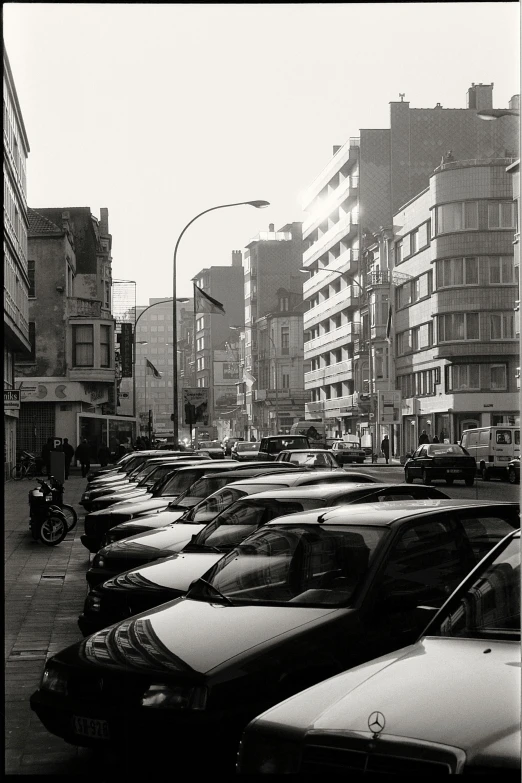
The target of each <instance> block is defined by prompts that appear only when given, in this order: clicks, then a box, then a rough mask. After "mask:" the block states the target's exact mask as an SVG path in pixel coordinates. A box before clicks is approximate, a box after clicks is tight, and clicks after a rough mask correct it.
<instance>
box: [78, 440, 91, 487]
mask: <svg viewBox="0 0 522 783" xmlns="http://www.w3.org/2000/svg"><path fill="white" fill-rule="evenodd" d="M76 459H77V460H78V462H79V463H80V465H81V466H82V476H83V478H85V476H86V475H87V473H88V472H89V470H90V469H91V450H90V448H89V444H88V443H87V438H82V442H81V443H80V445H79V446H78V448H77V449H76Z"/></svg>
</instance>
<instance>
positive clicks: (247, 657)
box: [30, 500, 519, 770]
mask: <svg viewBox="0 0 522 783" xmlns="http://www.w3.org/2000/svg"><path fill="white" fill-rule="evenodd" d="M518 526H519V511H518V504H517V503H484V502H479V501H463V500H433V501H423V502H422V505H421V506H419V505H418V502H414V503H412V502H411V501H405V502H400V501H399V502H395V503H369V504H366V505H361V506H360V507H358V508H357V509H355V508H352V507H350V508H349V509H348V508H347V507H339V508H330V509H325V508H321V509H317V510H313V511H308V512H302V513H299V514H291V515H289V516H286V517H282V518H279V519H277V520H274V521H273V522H270V523H268V524H267V525H265V526H264V527H262V528H261V529H260V530H258V531H257V532H256V533H254V534H253V535H251V536H249V537H248V538H247V539H245V540H244V541H243V542H242V543H241V544H240V545H239V546H238V547H236V548H235V549H234V550H232V551H231V552H230V553H229V554H227V555H225V556H224V557H223V558H222V559H221V560H219V561H218V562H217V563H216V564H215V565H214V566H213V567H212V568H211V569H210V570H209V571H208V572H207V573H206V574H205V575H204V577H203V578H200V579H198V580H197V581H195V582H194V583H193V584H192V586H191V588H190V590H189V592H188V593H187V595H186V596H184V597H181V598H177V599H175V600H174V601H170V602H168V603H166V604H162V605H161V606H159V607H157V608H156V609H152V610H150V611H146V612H143V613H142V614H140V615H137V616H134V617H131V618H128V619H126V620H124V621H122V622H120V623H117V624H116V625H112V626H109V627H108V628H104V629H103V630H101V631H98V632H97V633H94V634H93V635H92V636H89V637H88V638H87V639H84V640H82V641H80V642H77V643H76V644H74V645H72V646H70V647H68V648H66V649H65V650H62V651H61V652H59V653H58V654H56V655H53V656H52V657H51V658H49V659H48V660H47V662H46V664H45V669H44V673H43V676H42V680H41V683H40V685H39V687H38V689H37V690H36V691H35V692H34V693H33V694H32V695H31V698H30V705H31V708H32V709H33V710H34V711H35V712H36V714H37V715H38V717H39V719H40V720H41V722H42V723H43V725H44V726H45V727H46V728H47V730H48V731H50V732H51V733H53V734H55V735H57V736H59V737H62V738H63V739H65V740H66V741H67V742H69V743H72V744H73V745H79V746H90V747H98V748H100V747H103V746H105V747H111V746H112V747H119V748H124V749H128V748H130V747H132V748H136V750H138V749H140V748H143V749H144V750H145V749H146V752H147V753H153V752H154V747H155V746H157V747H161V746H163V747H167V749H168V751H169V753H170V754H174V755H175V756H176V757H179V758H181V757H183V758H184V760H186V763H189V764H192V761H193V760H197V759H199V758H201V755H202V749H204V751H205V754H204V755H205V758H207V759H208V760H209V765H210V766H212V765H215V764H216V760H217V759H220V760H222V761H223V763H224V764H225V766H226V764H227V763H229V764H230V765H231V768H232V770H233V768H234V762H235V757H236V751H237V747H238V741H239V738H240V736H241V733H242V731H243V730H244V728H245V726H246V724H247V723H248V722H249V721H250V720H252V718H254V717H255V716H257V715H259V714H260V713H262V712H263V711H265V710H266V709H268V708H269V707H272V706H274V705H275V704H277V703H279V702H281V701H282V699H285V698H287V697H288V696H291V695H293V694H295V693H297V692H299V691H301V690H303V689H304V688H307V687H309V686H311V685H314V684H315V683H317V682H320V681H321V680H324V679H326V678H327V677H329V676H332V675H334V674H337V673H339V672H342V671H344V670H345V669H347V668H349V667H352V666H355V665H357V664H360V663H363V662H365V661H367V660H369V659H371V658H375V657H377V656H381V655H385V654H386V653H388V652H390V651H392V650H394V649H398V648H401V647H404V646H406V645H408V644H413V643H414V642H415V640H416V638H417V637H418V635H419V633H420V632H421V630H422V628H424V627H425V625H426V621H427V614H428V611H427V609H426V605H428V606H432V607H439V606H441V605H442V603H443V602H444V601H445V599H446V598H447V596H448V595H449V594H450V592H451V591H452V590H453V589H454V588H455V587H456V586H457V585H458V584H459V583H460V582H461V581H462V579H463V578H464V577H465V576H466V575H467V574H468V572H469V571H470V570H471V568H473V567H474V566H475V564H476V563H477V562H478V561H479V560H480V559H481V558H482V556H483V554H484V553H485V552H486V551H488V550H489V549H490V548H491V547H492V546H493V545H494V544H495V543H496V542H497V541H498V540H499V539H500V538H501V537H503V536H504V535H505V534H507V533H509V532H511V530H513V529H514V528H517V527H518ZM377 707H378V705H376V708H377Z"/></svg>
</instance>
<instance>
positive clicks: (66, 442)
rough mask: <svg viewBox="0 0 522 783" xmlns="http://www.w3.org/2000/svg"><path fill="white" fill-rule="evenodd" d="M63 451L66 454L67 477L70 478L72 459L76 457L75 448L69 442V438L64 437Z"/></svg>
mask: <svg viewBox="0 0 522 783" xmlns="http://www.w3.org/2000/svg"><path fill="white" fill-rule="evenodd" d="M62 449H63V453H64V454H65V478H66V479H68V478H69V470H70V468H71V461H72V458H73V457H74V449H73V447H72V446H71V444H70V443H69V438H64V439H63V446H62Z"/></svg>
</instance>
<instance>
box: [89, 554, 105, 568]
mask: <svg viewBox="0 0 522 783" xmlns="http://www.w3.org/2000/svg"><path fill="white" fill-rule="evenodd" d="M104 566H105V559H104V558H103V557H102V555H95V556H94V560H93V561H92V567H93V568H104Z"/></svg>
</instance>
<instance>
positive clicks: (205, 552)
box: [78, 477, 447, 635]
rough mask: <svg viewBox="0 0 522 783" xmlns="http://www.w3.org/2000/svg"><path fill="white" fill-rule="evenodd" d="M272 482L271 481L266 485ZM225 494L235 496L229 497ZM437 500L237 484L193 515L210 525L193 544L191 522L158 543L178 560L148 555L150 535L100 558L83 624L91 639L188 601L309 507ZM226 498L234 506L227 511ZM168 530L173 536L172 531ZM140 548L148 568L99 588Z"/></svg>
mask: <svg viewBox="0 0 522 783" xmlns="http://www.w3.org/2000/svg"><path fill="white" fill-rule="evenodd" d="M269 478H270V477H267V480H269ZM250 488H255V485H254V484H251V485H250ZM227 494H229V495H230V498H227ZM233 497H236V500H235V501H233V500H231V498H233ZM436 498H447V495H445V494H444V492H441V491H440V490H439V489H435V488H434V487H410V486H407V485H406V484H363V485H358V484H350V483H348V484H332V485H329V486H328V485H326V486H312V487H289V488H287V489H277V490H275V491H274V487H272V488H271V489H270V490H269V491H266V490H265V491H264V492H263V491H258V492H254V493H252V492H246V491H245V490H241V489H238V488H237V487H235V486H231V487H230V488H225V489H224V490H221V491H220V492H217V493H215V494H214V495H212V496H211V497H209V498H207V504H205V505H204V507H203V508H201V507H200V506H198V508H197V509H194V512H195V513H194V514H193V515H192V517H191V519H190V521H191V522H193V523H194V524H197V523H198V522H205V521H207V520H209V522H208V524H207V525H206V527H204V528H203V529H202V530H200V531H199V532H196V531H194V532H195V535H194V536H193V537H192V540H191V541H190V542H189V543H187V544H185V545H184V546H183V545H182V544H180V539H179V528H180V525H183V523H184V522H185V523H186V522H188V521H189V520H188V519H187V520H180V523H178V524H174V525H172V533H171V535H172V542H173V543H171V544H168V535H167V536H166V537H165V536H163V538H162V539H158V541H159V543H160V544H161V546H162V547H164V550H163V552H160V553H159V557H160V558H161V557H162V554H163V555H166V554H167V551H170V552H172V550H173V549H174V550H175V551H176V550H177V551H178V552H179V554H174V555H172V556H171V557H168V558H167V559H161V560H159V561H158V560H157V558H155V557H154V552H153V551H151V546H152V545H154V542H153V538H154V537H153V536H149V537H147V536H145V537H144V538H143V539H142V540H143V542H144V543H145V544H147V540H148V542H149V543H148V546H147V547H146V549H143V544H140V539H139V537H136V538H134V539H133V543H131V546H129V548H128V551H127V556H126V558H125V560H124V561H122V560H121V550H118V549H116V550H115V551H114V550H113V558H112V561H111V558H110V548H109V547H107V548H105V549H102V550H101V551H100V552H99V554H98V555H97V556H96V559H95V563H96V568H94V567H93V569H91V570H90V572H88V576H87V579H88V581H89V584H91V585H93V589H91V590H90V591H89V593H88V595H87V598H86V600H85V605H84V611H83V614H81V615H80V617H79V619H78V625H79V626H80V630H81V631H82V633H83V634H84V635H86V634H88V633H92V632H93V631H97V630H99V629H100V628H104V627H105V626H106V625H109V624H111V623H114V622H116V621H118V620H123V619H124V618H125V617H128V616H129V615H131V614H136V613H137V612H142V611H144V610H145V609H151V608H152V607H154V606H158V604H161V603H164V602H165V601H170V600H172V599H173V598H177V597H178V596H180V595H184V594H185V593H186V592H187V590H188V589H189V587H190V583H191V582H192V581H193V580H194V579H197V578H198V577H200V576H202V575H203V574H204V573H205V571H207V570H208V569H209V568H210V567H211V566H212V565H213V564H214V563H215V562H217V560H219V559H220V557H222V556H223V555H224V554H226V552H229V551H230V550H231V549H233V548H234V547H235V546H236V545H237V544H239V543H241V541H243V539H245V538H246V537H247V536H249V535H250V534H251V533H253V532H254V531H255V530H257V529H258V528H259V527H261V526H262V525H265V524H267V522H270V520H272V519H275V518H276V517H281V516H285V515H287V514H294V513H296V512H298V511H307V510H309V509H312V508H321V507H325V508H330V507H332V506H339V505H356V504H360V503H375V502H378V503H384V502H390V501H399V500H417V501H419V503H421V502H422V501H423V500H426V499H436ZM228 500H231V502H230V503H229V504H228V505H226V504H227V503H228ZM223 505H224V509H223V510H222V511H221V512H220V513H214V509H216V508H219V506H223ZM166 532H167V534H168V531H166ZM189 532H190V531H189ZM156 538H157V537H156ZM156 543H157V542H156ZM133 544H134V546H133ZM140 546H141V548H142V550H143V551H142V555H143V556H144V557H145V556H146V557H147V561H148V562H150V561H151V560H152V563H151V564H150V565H148V566H147V565H144V566H143V567H142V568H133V569H130V570H126V571H125V572H123V573H120V574H119V575H118V576H116V577H115V578H112V579H109V580H107V581H105V582H103V583H101V584H100V583H98V584H97V583H96V581H95V578H96V577H99V576H100V571H103V572H105V574H106V573H107V571H108V568H109V567H110V566H111V565H112V566H114V567H115V568H121V564H122V562H124V563H125V565H126V566H127V563H128V560H129V559H136V557H137V556H139V547H140ZM167 547H168V549H167ZM107 553H109V554H107ZM114 555H116V557H115V556H114ZM118 555H119V556H120V558H118ZM100 563H101V566H100V565H99V564H100ZM118 563H119V564H118Z"/></svg>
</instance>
